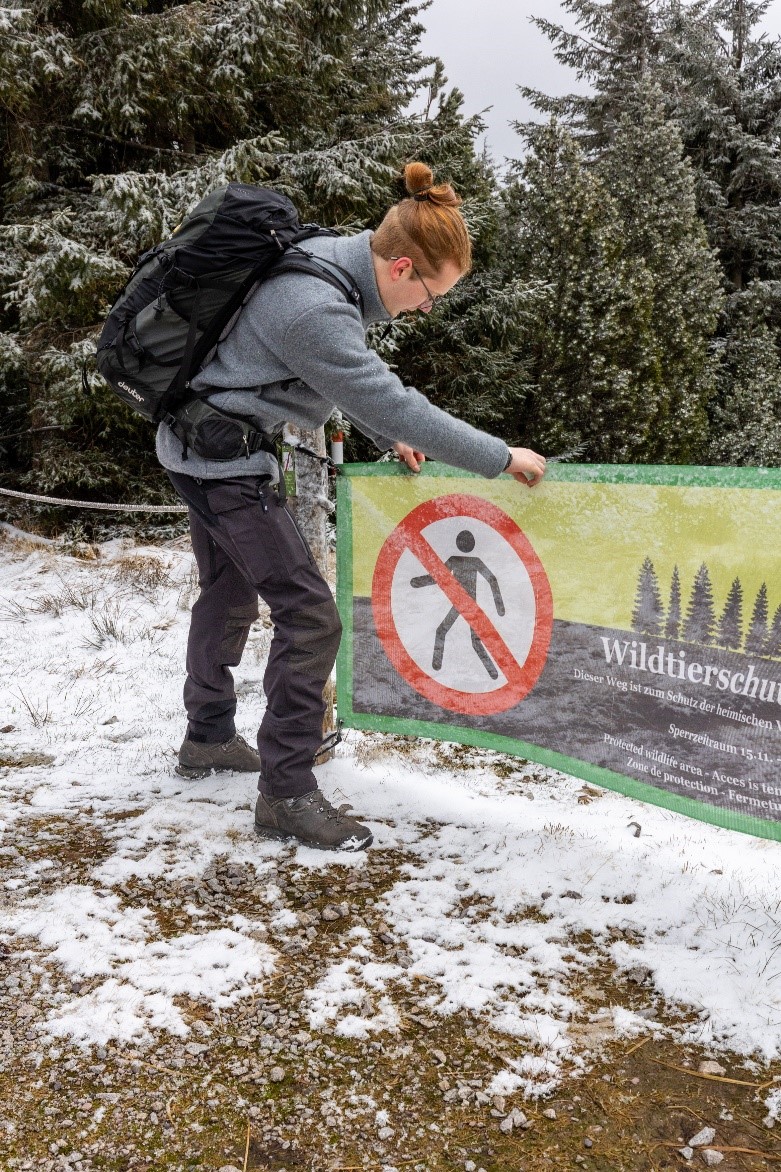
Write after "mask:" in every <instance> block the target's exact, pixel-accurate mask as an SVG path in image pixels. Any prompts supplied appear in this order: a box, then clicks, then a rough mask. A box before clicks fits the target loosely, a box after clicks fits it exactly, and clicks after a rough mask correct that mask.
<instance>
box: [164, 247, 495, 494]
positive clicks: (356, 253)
mask: <svg viewBox="0 0 781 1172" xmlns="http://www.w3.org/2000/svg"><path fill="white" fill-rule="evenodd" d="M371 237H372V233H371V232H368V231H367V232H361V233H360V234H359V235H357V236H349V237H336V236H332V237H329V236H323V237H318V238H316V239H313V240H311V241H306V242H305V245H304V247H306V248H307V249H308V250H309V251H311V252H312V253H313V254H315V255H317V256H320V257H323V258H324V259H326V260H331V261H335V262H336V263H337V264H339V265H341V266H342V268H344V269H346V270H347V271H348V272H349V273H350V274H351V275H352V277H353V280H354V281H355V283H356V285H357V286H358V288H359V289H360V291H361V294H362V296H363V315H361V311H360V309H359V308H358V307H357V306H356V305H352V304H350V303H349V302H348V301H347V299H346V298H345V296H344V294H343V293H341V292H340V291H339V290H338V289H336V288H334V287H333V286H332V285H330V284H329V283H328V282H326V281H323V280H321V279H320V278H318V277H313V276H310V275H309V274H306V273H286V274H282V275H280V276H278V277H274V278H272V279H271V280H269V281H266V282H264V283H263V284H261V285H260V286H259V287H258V289H257V290H256V291H255V293H254V294H253V295H252V297H251V298H250V300H249V301H248V302H247V304H246V306H245V307H244V309H243V311H242V313H241V315H240V317H239V318H238V320H237V322H236V325H235V326H234V327H233V329H232V331H231V333H230V334H229V335H228V337H227V338H226V339H225V341H224V342H222V343H221V344H220V346H219V349H218V351H217V354H216V356H215V358H214V359H213V360H212V361H211V362H210V363H209V365H208V366H207V367H205V369H204V370H203V371H201V373H200V374H199V375H198V376H197V377H196V378H195V379H193V386H194V387H195V388H196V389H197V390H202V389H204V388H206V387H208V386H212V387H215V388H216V390H215V394H214V395H210V396H209V400H210V402H212V403H213V405H214V406H215V407H220V408H223V409H224V410H226V411H231V412H233V413H236V414H240V415H242V416H245V417H246V418H247V419H249V420H250V421H251V422H252V423H253V424H254V425H255V426H256V427H258V428H260V429H261V430H263V431H266V432H270V433H275V432H279V430H280V429H281V427H282V425H283V424H284V423H286V422H290V423H294V424H298V425H299V426H301V427H306V428H314V427H319V426H320V425H321V424H323V423H325V422H326V420H327V419H328V418H329V417H330V415H331V413H332V411H333V409H334V407H335V406H336V407H338V408H339V409H340V410H341V411H342V412H343V413H344V414H345V415H346V416H347V417H348V419H350V420H351V421H352V422H353V423H354V424H355V426H356V427H357V428H358V429H359V430H360V431H362V432H363V433H364V434H365V435H367V436H368V437H369V438H370V439H371V440H373V441H374V443H375V444H376V445H377V447H378V448H380V449H381V450H387V449H388V448H391V447H392V446H393V444H394V443H396V442H397V441H401V442H402V443H405V444H409V445H410V446H411V447H414V448H415V449H416V450H417V451H421V452H425V454H426V455H427V456H430V457H431V458H432V459H434V460H441V461H442V462H443V463H445V464H452V465H454V466H455V467H456V468H465V469H466V470H467V471H469V472H476V473H478V474H479V475H481V476H485V477H494V476H498V475H499V473H500V472H502V470H503V469H504V467H505V464H506V463H507V445H506V444H505V443H503V442H502V440H500V439H496V438H495V437H494V436H490V435H487V434H486V433H485V432H483V431H478V429H477V428H474V427H471V426H470V425H469V424H468V423H464V422H463V421H462V420H459V419H456V418H454V416H452V415H449V414H448V412H447V411H442V410H441V409H440V408H439V407H435V406H433V404H431V403H429V401H428V399H427V398H426V397H425V395H422V394H421V393H420V392H419V391H416V390H415V389H414V388H413V387H405V386H404V384H403V383H402V382H401V380H400V379H399V378H397V376H396V375H395V374H393V372H392V371H391V370H389V369H388V367H387V366H386V364H385V363H384V362H383V361H382V359H381V358H380V357H379V356H378V355H377V354H376V353H375V352H374V351H373V350H370V349H369V348H368V346H367V345H366V335H365V331H366V327H367V326H370V325H372V324H373V323H375V322H383V321H388V320H389V314H388V312H387V310H386V309H385V306H384V305H383V304H382V301H381V300H380V294H379V290H378V288H377V281H376V278H375V275H374V266H373V264H372V255H371V249H370V242H371ZM221 388H225V389H224V390H222V389H221ZM157 456H158V459H159V460H160V463H161V464H162V465H163V467H164V468H168V469H170V471H172V472H180V473H184V474H185V475H187V476H198V477H203V478H205V479H208V480H211V479H219V478H222V477H230V476H256V475H259V474H263V473H267V474H270V475H272V476H273V477H274V479H276V476H277V468H276V464H275V461H274V458H273V456H271V455H270V454H269V453H268V452H255V453H254V454H253V455H251V456H250V457H249V458H245V457H241V458H239V459H237V460H219V461H218V460H204V459H202V458H201V457H199V456H197V455H196V454H195V453H194V452H193V451H192V450H191V451H190V452H189V453H188V458H187V459H186V460H183V459H182V449H181V444H180V443H179V441H178V440H177V439H176V437H175V436H174V434H173V432H172V431H171V429H170V428H169V427H168V426H167V425H166V424H164V423H162V424H160V427H159V428H158V432H157Z"/></svg>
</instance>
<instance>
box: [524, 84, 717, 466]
mask: <svg viewBox="0 0 781 1172" xmlns="http://www.w3.org/2000/svg"><path fill="white" fill-rule="evenodd" d="M636 99H637V100H636V103H635V105H634V106H633V107H632V111H631V113H627V114H626V115H624V116H622V118H621V119H620V121H619V124H618V125H617V126H616V127H615V132H614V134H613V136H612V139H611V142H610V144H609V146H608V147H607V148H606V149H605V150H604V151H603V153H602V155H601V157H600V159H599V161H598V162H597V163H596V164H594V165H592V166H589V164H588V162H587V160H586V158H585V156H584V154H583V151H582V149H581V148H580V147H579V146H578V144H577V143H576V142H575V141H574V140H573V138H572V136H571V135H570V134H569V133H568V132H566V131H564V130H562V129H561V128H560V127H558V126H557V125H556V124H555V123H551V124H550V125H548V126H545V127H537V128H536V129H535V130H534V131H533V132H530V133H529V141H530V146H531V151H530V154H529V156H528V157H527V159H526V160H525V162H524V163H523V164H522V165H520V166H519V167H518V169H517V177H516V179H515V182H514V183H513V184H512V185H511V186H510V188H509V190H508V192H507V195H506V199H507V203H508V208H509V211H510V214H511V217H512V225H513V228H514V232H515V240H514V241H513V240H512V235H511V234H510V233H508V250H509V251H511V252H512V253H513V254H514V256H515V274H516V275H517V277H518V278H520V279H522V280H523V281H524V283H525V287H526V300H525V304H524V306H523V314H522V316H521V317H520V324H521V325H522V327H523V335H524V336H525V340H526V344H525V346H524V348H523V352H524V353H525V355H526V358H527V371H528V379H529V381H530V383H531V384H532V385H533V386H534V387H535V388H536V390H534V391H530V392H529V393H528V394H527V398H526V406H527V410H528V426H529V431H530V432H531V435H533V436H534V439H535V441H536V442H537V443H538V444H541V445H543V446H545V445H547V446H548V447H549V449H550V450H554V451H555V450H556V448H558V447H565V448H567V447H571V446H573V445H575V444H578V443H581V442H583V443H585V444H586V445H587V457H588V459H589V460H592V461H595V460H612V461H626V460H634V461H641V462H642V461H649V460H657V461H664V460H666V461H677V462H680V463H686V462H690V461H691V460H692V459H693V458H695V457H696V456H697V455H699V453H700V452H701V451H702V448H703V445H704V442H705V431H706V427H707V415H706V410H705V404H706V403H707V401H708V399H709V397H710V395H711V394H712V389H713V365H712V362H711V360H710V357H709V353H708V340H709V337H710V334H711V333H712V331H713V328H714V325H715V321H716V314H717V309H718V297H719V292H718V273H717V269H716V265H715V262H714V260H713V258H712V256H711V255H710V252H709V250H708V247H707V243H706V241H705V236H704V232H703V229H702V226H701V224H700V223H699V221H698V220H697V216H696V209H695V201H694V188H693V180H692V176H691V171H690V168H689V166H688V164H687V163H686V162H685V160H683V158H682V148H681V144H680V142H679V140H678V139H677V136H676V133H675V129H674V127H671V126H669V125H667V124H666V123H665V122H664V118H663V114H662V110H661V106H660V102H659V98H658V95H657V94H656V93H655V92H654V91H652V90H649V89H644V88H639V89H638V91H637V95H636ZM530 438H531V437H530Z"/></svg>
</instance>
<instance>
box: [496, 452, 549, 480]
mask: <svg viewBox="0 0 781 1172" xmlns="http://www.w3.org/2000/svg"><path fill="white" fill-rule="evenodd" d="M510 452H511V453H512V460H511V461H510V466H509V467H508V468H506V469H505V471H506V473H507V475H508V476H512V478H513V480H517V481H518V483H519V484H525V485H527V487H528V488H534V486H535V485H536V484H539V483H540V481H541V480H542V478H543V476H544V475H545V457H544V456H539V455H538V454H537V452H533V451H532V450H531V448H510Z"/></svg>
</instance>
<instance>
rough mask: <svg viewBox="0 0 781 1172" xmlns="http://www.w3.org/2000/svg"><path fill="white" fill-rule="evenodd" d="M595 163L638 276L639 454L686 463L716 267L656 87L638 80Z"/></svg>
mask: <svg viewBox="0 0 781 1172" xmlns="http://www.w3.org/2000/svg"><path fill="white" fill-rule="evenodd" d="M596 170H597V172H598V174H599V175H600V176H601V177H602V178H603V179H604V182H605V186H606V187H607V189H608V190H609V192H610V194H611V196H612V198H613V200H614V201H615V204H616V208H617V212H618V217H619V221H620V224H621V229H622V235H623V241H624V257H625V259H626V260H627V262H629V263H631V264H632V265H633V266H635V267H636V269H637V270H638V279H640V274H642V277H643V278H644V281H643V283H644V286H645V299H644V307H645V313H644V314H643V316H642V317H641V318H640V320H639V321H637V322H630V323H628V331H627V333H628V337H627V355H626V362H627V366H628V368H629V369H630V370H631V372H632V375H633V382H634V390H635V393H636V401H635V408H636V415H635V428H636V430H638V431H641V434H642V435H643V456H644V459H647V460H652V461H656V462H671V461H678V462H681V463H689V462H691V461H693V460H695V459H697V458H698V457H699V456H700V455H701V454H702V453H703V450H704V445H705V442H706V437H707V412H706V407H707V404H708V402H709V400H710V398H711V396H712V394H713V389H714V366H713V363H712V361H711V358H710V354H709V343H710V339H711V337H712V335H713V332H714V329H715V327H716V322H717V317H718V311H719V305H720V287H719V272H718V266H717V264H716V261H715V259H714V257H713V256H712V255H711V252H710V249H709V247H708V243H707V238H706V234H705V231H704V229H703V227H702V224H701V223H700V221H699V219H698V217H697V208H696V200H695V193H694V179H693V175H692V170H691V167H690V165H689V163H688V162H687V161H686V160H685V159H684V158H683V147H682V144H681V140H680V137H679V135H678V132H677V130H676V128H675V126H674V125H673V124H672V123H670V122H669V121H667V120H666V119H665V113H664V107H663V102H662V95H661V91H660V90H659V89H658V88H656V87H655V86H652V85H650V84H648V83H645V82H641V83H639V84H638V85H637V86H636V87H635V90H634V93H633V96H632V101H631V104H630V105H629V109H627V111H626V112H624V113H622V114H621V116H620V118H619V119H618V122H617V124H616V126H615V129H614V132H613V134H612V136H611V138H610V141H609V142H608V144H607V145H606V147H605V149H604V151H603V152H602V154H601V157H600V160H599V162H598V164H597V166H596ZM633 343H634V352H633V353H632V352H631V350H630V349H629V348H630V346H631V345H632V344H633Z"/></svg>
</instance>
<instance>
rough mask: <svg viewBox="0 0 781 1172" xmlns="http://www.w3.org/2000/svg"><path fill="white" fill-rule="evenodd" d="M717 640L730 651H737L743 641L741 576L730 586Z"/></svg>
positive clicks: (720, 645)
mask: <svg viewBox="0 0 781 1172" xmlns="http://www.w3.org/2000/svg"><path fill="white" fill-rule="evenodd" d="M716 642H717V643H718V645H719V647H726V648H727V650H728V651H737V650H738V649H739V647H740V645H741V643H742V642H743V587H742V585H741V582H740V578H736V579H735V581H734V582H733V583H732V585H731V586H730V588H729V594H728V595H727V601H726V603H725V606H724V611H723V613H722V616H721V618H720V619H719V627H718V631H717V633H716Z"/></svg>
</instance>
